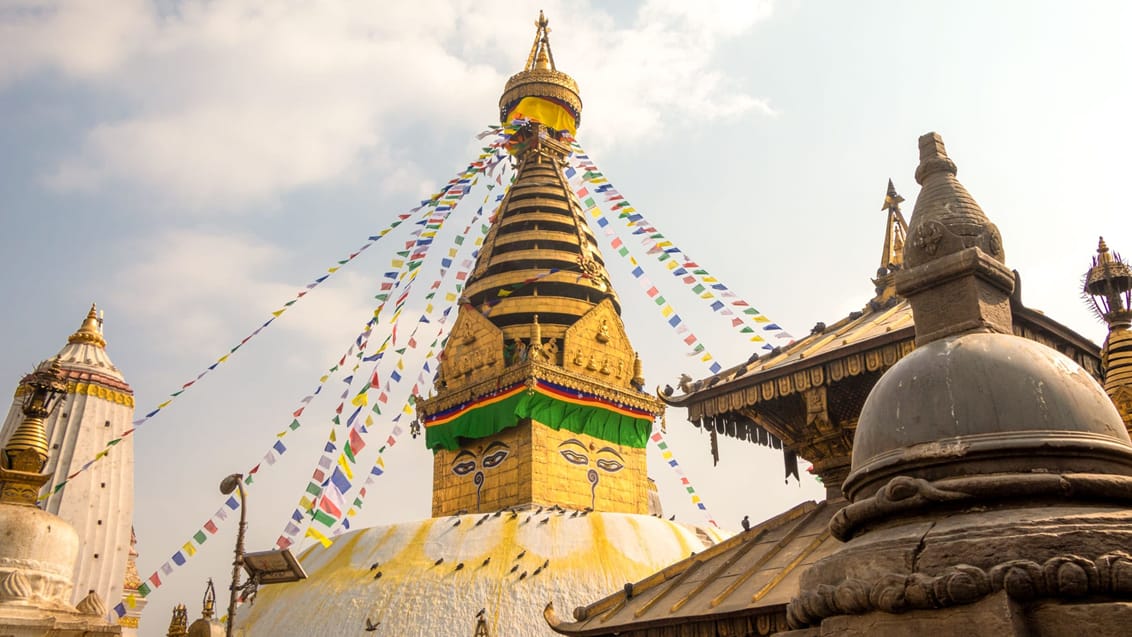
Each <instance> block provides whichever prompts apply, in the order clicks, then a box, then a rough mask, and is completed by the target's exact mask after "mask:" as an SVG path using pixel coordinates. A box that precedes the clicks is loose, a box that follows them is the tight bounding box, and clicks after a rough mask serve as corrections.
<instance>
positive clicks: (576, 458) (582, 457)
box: [558, 449, 590, 464]
mask: <svg viewBox="0 0 1132 637" xmlns="http://www.w3.org/2000/svg"><path fill="white" fill-rule="evenodd" d="M558 453H560V454H562V457H563V458H565V459H566V462H569V463H571V464H589V463H590V459H589V458H587V457H586V454H584V453H578V452H577V451H571V450H569V449H559V450H558Z"/></svg>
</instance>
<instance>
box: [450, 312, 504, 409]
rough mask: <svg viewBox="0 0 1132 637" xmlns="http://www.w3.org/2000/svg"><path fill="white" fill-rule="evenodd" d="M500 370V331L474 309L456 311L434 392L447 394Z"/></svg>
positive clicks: (501, 346)
mask: <svg viewBox="0 0 1132 637" xmlns="http://www.w3.org/2000/svg"><path fill="white" fill-rule="evenodd" d="M502 371H503V332H502V331H500V330H499V328H498V327H496V326H495V325H494V324H493V323H492V322H491V321H489V320H488V319H487V317H485V316H484V315H483V314H480V313H479V311H478V310H476V309H475V308H473V307H471V306H468V305H464V306H462V307H461V308H460V312H459V315H458V316H457V318H456V323H455V324H454V325H453V326H452V333H451V334H450V335H449V337H448V344H447V346H445V348H444V360H443V361H441V363H440V379H439V382H438V383H437V384H438V390H439V391H441V392H447V391H451V390H453V389H457V388H459V387H463V386H466V385H470V384H473V383H475V382H478V381H481V380H483V379H485V378H489V377H491V376H494V375H497V374H499V373H500V372H502Z"/></svg>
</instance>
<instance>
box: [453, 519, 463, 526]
mask: <svg viewBox="0 0 1132 637" xmlns="http://www.w3.org/2000/svg"><path fill="white" fill-rule="evenodd" d="M461 522H463V520H461V519H460V518H456V523H455V524H453V525H452V526H460V523H461Z"/></svg>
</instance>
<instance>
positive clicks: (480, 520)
mask: <svg viewBox="0 0 1132 637" xmlns="http://www.w3.org/2000/svg"><path fill="white" fill-rule="evenodd" d="M490 517H491V515H485V516H483V517H482V518H480V519H479V521H478V522H476V526H479V525H481V524H483V523H484V522H487V519H488V518H490Z"/></svg>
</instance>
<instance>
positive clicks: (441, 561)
mask: <svg viewBox="0 0 1132 637" xmlns="http://www.w3.org/2000/svg"><path fill="white" fill-rule="evenodd" d="M443 563H444V558H443V557H442V558H440V559H439V560H436V561H435V562H433V563H432V565H433V566H440V565H441V564H443Z"/></svg>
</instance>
